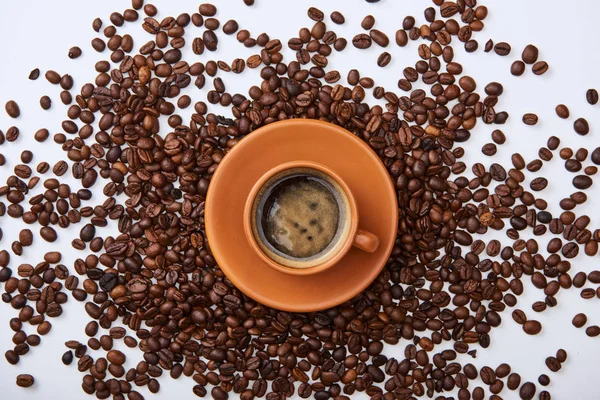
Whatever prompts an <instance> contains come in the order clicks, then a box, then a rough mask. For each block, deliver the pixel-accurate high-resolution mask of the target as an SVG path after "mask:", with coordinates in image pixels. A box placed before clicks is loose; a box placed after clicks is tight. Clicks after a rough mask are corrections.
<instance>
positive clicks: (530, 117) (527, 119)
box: [523, 113, 538, 125]
mask: <svg viewBox="0 0 600 400" xmlns="http://www.w3.org/2000/svg"><path fill="white" fill-rule="evenodd" d="M537 122H538V116H537V115H536V114H533V113H527V114H524V115H523V123H524V124H525V125H535V124H537Z"/></svg>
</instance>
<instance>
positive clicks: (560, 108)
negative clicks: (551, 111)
mask: <svg viewBox="0 0 600 400" xmlns="http://www.w3.org/2000/svg"><path fill="white" fill-rule="evenodd" d="M556 115H558V116H559V117H561V118H563V119H566V118H569V109H568V108H567V106H565V105H564V104H559V105H557V106H556Z"/></svg>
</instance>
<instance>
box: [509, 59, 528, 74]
mask: <svg viewBox="0 0 600 400" xmlns="http://www.w3.org/2000/svg"><path fill="white" fill-rule="evenodd" d="M524 72H525V63H524V62H523V61H521V60H517V61H515V62H513V63H512V65H511V66H510V73H511V74H513V75H514V76H521V75H523V73H524Z"/></svg>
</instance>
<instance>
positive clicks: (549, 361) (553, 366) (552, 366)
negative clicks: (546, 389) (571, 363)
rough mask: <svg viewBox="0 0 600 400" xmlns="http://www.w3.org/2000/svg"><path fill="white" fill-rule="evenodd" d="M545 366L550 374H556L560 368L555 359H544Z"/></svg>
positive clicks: (558, 362)
mask: <svg viewBox="0 0 600 400" xmlns="http://www.w3.org/2000/svg"><path fill="white" fill-rule="evenodd" d="M546 366H547V367H548V369H549V370H550V371H552V372H557V371H558V370H560V368H561V365H560V361H558V359H557V358H556V357H548V358H546Z"/></svg>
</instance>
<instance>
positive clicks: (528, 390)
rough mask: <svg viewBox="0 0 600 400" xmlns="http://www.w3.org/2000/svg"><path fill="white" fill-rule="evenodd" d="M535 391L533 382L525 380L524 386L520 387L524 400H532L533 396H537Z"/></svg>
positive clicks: (520, 395) (520, 393)
mask: <svg viewBox="0 0 600 400" xmlns="http://www.w3.org/2000/svg"><path fill="white" fill-rule="evenodd" d="M535 392H536V387H535V384H533V383H531V382H525V383H524V384H523V386H521V389H519V397H521V399H523V400H530V399H533V396H535Z"/></svg>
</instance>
